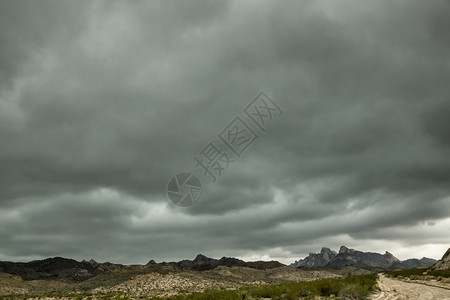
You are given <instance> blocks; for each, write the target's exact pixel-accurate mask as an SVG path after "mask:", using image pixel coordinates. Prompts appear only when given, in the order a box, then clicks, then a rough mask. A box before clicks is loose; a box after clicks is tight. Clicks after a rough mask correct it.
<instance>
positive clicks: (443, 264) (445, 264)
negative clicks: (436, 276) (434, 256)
mask: <svg viewBox="0 0 450 300" xmlns="http://www.w3.org/2000/svg"><path fill="white" fill-rule="evenodd" d="M431 268H432V269H433V270H448V269H450V248H448V250H447V252H445V254H444V256H442V258H441V259H440V260H439V261H438V262H437V263H435V264H434V265H433V266H432V267H431Z"/></svg>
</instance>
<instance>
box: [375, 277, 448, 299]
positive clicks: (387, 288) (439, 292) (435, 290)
mask: <svg viewBox="0 0 450 300" xmlns="http://www.w3.org/2000/svg"><path fill="white" fill-rule="evenodd" d="M378 286H379V287H380V289H381V292H379V293H376V294H375V295H373V296H372V297H371V298H370V299H372V300H381V299H399V300H400V299H439V300H445V299H447V300H450V289H445V288H442V287H434V286H428V285H424V284H421V283H417V282H405V281H401V280H397V279H392V278H388V277H386V276H384V275H382V274H380V276H379V280H378Z"/></svg>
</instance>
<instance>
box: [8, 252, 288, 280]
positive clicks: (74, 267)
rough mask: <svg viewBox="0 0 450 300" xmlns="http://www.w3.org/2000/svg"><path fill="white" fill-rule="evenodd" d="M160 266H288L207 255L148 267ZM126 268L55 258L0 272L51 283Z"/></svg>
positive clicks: (17, 264) (19, 264) (198, 268)
mask: <svg viewBox="0 0 450 300" xmlns="http://www.w3.org/2000/svg"><path fill="white" fill-rule="evenodd" d="M152 265H159V266H165V267H169V268H174V269H180V270H196V271H204V270H211V269H214V268H216V267H218V266H226V267H233V266H240V267H248V268H253V269H259V270H266V269H274V268H278V267H282V266H285V265H284V264H282V263H280V262H277V261H253V262H245V261H243V260H240V259H237V258H232V257H222V258H221V259H214V258H209V257H206V256H204V255H201V254H199V255H197V257H196V258H195V259H194V260H182V261H179V262H162V263H156V262H155V261H154V260H150V261H149V262H148V263H147V264H146V266H152ZM123 267H125V266H124V265H121V264H114V263H110V262H105V263H98V262H96V261H95V260H92V259H91V260H89V261H86V260H83V261H81V262H80V261H76V260H74V259H69V258H62V257H53V258H47V259H44V260H35V261H31V262H27V263H22V262H2V261H0V272H3V273H8V274H12V275H18V276H20V277H22V279H24V280H38V279H43V280H50V279H68V280H75V281H83V280H86V279H89V278H92V277H95V276H97V275H99V274H101V273H104V272H107V271H111V270H116V269H120V268H123Z"/></svg>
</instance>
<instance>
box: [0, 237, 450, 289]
mask: <svg viewBox="0 0 450 300" xmlns="http://www.w3.org/2000/svg"><path fill="white" fill-rule="evenodd" d="M435 263H436V260H434V259H431V258H425V257H424V258H422V259H415V258H414V259H407V260H404V261H400V260H399V259H397V258H396V257H395V256H393V255H392V254H391V253H389V252H387V251H386V253H384V254H380V253H372V252H362V251H357V250H353V249H349V248H347V247H345V246H342V247H341V248H340V249H339V252H336V251H333V250H331V249H329V248H322V250H321V251H320V253H311V254H309V256H307V257H305V258H304V259H301V260H299V261H296V262H295V263H293V264H291V266H292V267H295V268H301V267H336V266H356V267H361V266H367V267H373V268H380V269H407V268H416V267H429V266H431V265H433V264H435ZM152 266H156V268H160V267H168V268H173V269H179V270H196V271H204V270H211V269H214V268H216V267H218V266H225V267H234V266H236V267H247V268H252V269H259V270H267V269H275V268H279V267H286V266H285V265H284V264H282V263H280V262H278V261H252V262H246V261H243V260H240V259H237V258H233V257H222V258H221V259H215V258H210V257H207V256H204V255H202V254H199V255H197V257H195V259H194V260H181V261H178V262H161V263H156V262H155V261H154V260H150V261H149V262H148V263H147V264H146V266H145V267H150V268H152ZM124 267H126V266H124V265H121V264H114V263H110V262H105V263H98V262H96V261H95V260H92V259H91V260H89V261H86V260H83V261H76V260H74V259H68V258H62V257H54V258H47V259H44V260H35V261H31V262H27V263H24V262H2V261H0V273H8V274H12V275H17V276H20V277H21V278H22V279H24V280H38V279H44V280H49V279H67V280H74V281H83V280H86V279H89V278H92V277H95V276H97V275H99V274H102V273H105V272H108V271H113V270H117V269H121V268H124ZM449 267H450V249H449V251H447V253H446V254H445V255H444V257H443V258H442V259H441V260H440V261H439V262H438V263H436V264H435V265H434V266H433V268H437V269H445V268H449Z"/></svg>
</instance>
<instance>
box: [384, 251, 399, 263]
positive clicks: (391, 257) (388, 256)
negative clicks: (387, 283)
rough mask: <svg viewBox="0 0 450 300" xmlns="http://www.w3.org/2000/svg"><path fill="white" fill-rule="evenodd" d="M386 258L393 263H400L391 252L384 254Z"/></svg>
mask: <svg viewBox="0 0 450 300" xmlns="http://www.w3.org/2000/svg"><path fill="white" fill-rule="evenodd" d="M384 256H385V257H386V258H387V259H388V260H389V261H391V262H398V261H400V260H399V259H398V258H397V257H395V256H394V255H393V254H392V253H390V252H389V251H386V252H385V253H384Z"/></svg>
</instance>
